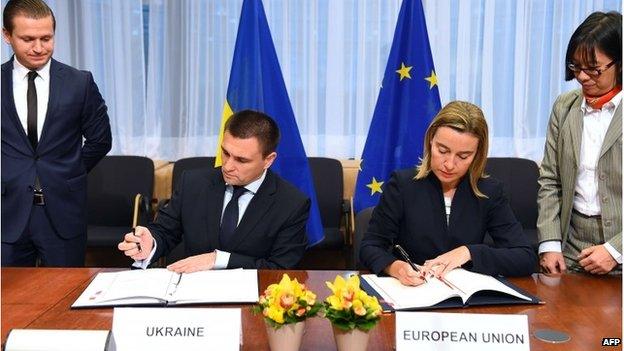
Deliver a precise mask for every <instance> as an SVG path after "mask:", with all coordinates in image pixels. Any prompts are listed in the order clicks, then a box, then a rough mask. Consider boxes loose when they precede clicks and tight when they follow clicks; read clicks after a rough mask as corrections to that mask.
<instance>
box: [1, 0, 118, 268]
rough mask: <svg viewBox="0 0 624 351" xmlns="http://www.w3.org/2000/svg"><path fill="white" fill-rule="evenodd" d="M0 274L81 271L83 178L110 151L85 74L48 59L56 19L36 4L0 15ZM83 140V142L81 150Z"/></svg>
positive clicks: (22, 0)
mask: <svg viewBox="0 0 624 351" xmlns="http://www.w3.org/2000/svg"><path fill="white" fill-rule="evenodd" d="M3 15H4V16H3V26H4V27H3V30H2V32H3V36H4V40H5V41H6V42H7V43H8V44H10V45H11V47H12V48H13V52H14V56H13V57H12V58H11V60H9V61H8V62H6V63H4V64H3V65H2V167H1V168H2V266H34V265H35V263H36V262H37V260H38V259H39V260H40V263H41V264H42V265H45V266H82V265H83V264H84V258H85V249H86V229H87V223H86V221H87V218H86V210H85V208H86V198H87V192H86V191H87V190H86V188H87V186H86V182H87V173H88V172H89V170H91V169H92V168H93V167H94V166H95V165H96V164H97V163H98V161H99V160H100V159H101V158H102V157H104V155H106V153H107V152H108V151H109V150H110V148H111V132H110V125H109V121H108V115H107V108H106V105H105V103H104V100H103V99H102V96H101V95H100V93H99V91H98V88H97V86H96V84H95V82H94V81H93V77H92V76H91V74H90V73H89V72H83V71H79V70H77V69H74V68H72V67H69V66H67V65H64V64H62V63H60V62H57V61H55V60H53V59H52V52H53V51H54V30H55V25H56V22H55V19H54V14H53V13H52V11H51V10H50V8H49V7H48V6H47V5H46V4H45V2H43V1H41V0H11V1H9V2H8V3H7V4H6V6H5V7H4V13H3ZM83 138H84V142H83Z"/></svg>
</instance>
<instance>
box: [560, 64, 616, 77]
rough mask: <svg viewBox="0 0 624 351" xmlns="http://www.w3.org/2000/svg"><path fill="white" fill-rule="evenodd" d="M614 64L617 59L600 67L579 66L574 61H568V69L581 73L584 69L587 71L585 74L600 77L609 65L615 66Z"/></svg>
mask: <svg viewBox="0 0 624 351" xmlns="http://www.w3.org/2000/svg"><path fill="white" fill-rule="evenodd" d="M614 64H615V61H611V62H610V63H608V64H607V65H606V66H604V68H598V67H588V68H583V67H579V66H577V65H575V64H574V63H572V62H568V69H569V70H570V71H572V72H574V73H579V72H580V71H583V72H585V74H587V75H588V76H590V77H598V76H600V75H601V74H602V72H604V71H606V70H608V69H609V67H611V66H613V65H614Z"/></svg>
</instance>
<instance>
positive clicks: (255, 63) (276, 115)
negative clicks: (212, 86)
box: [216, 0, 323, 246]
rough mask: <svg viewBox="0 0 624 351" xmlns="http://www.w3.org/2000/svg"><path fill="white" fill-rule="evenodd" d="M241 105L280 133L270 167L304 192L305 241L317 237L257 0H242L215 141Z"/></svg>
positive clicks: (306, 171)
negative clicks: (306, 206) (271, 122)
mask: <svg viewBox="0 0 624 351" xmlns="http://www.w3.org/2000/svg"><path fill="white" fill-rule="evenodd" d="M245 109H252V110H256V111H262V112H264V113H266V114H268V115H269V116H271V117H272V118H273V119H274V120H275V121H276V122H277V124H278V126H279V128H280V135H281V139H280V143H279V145H278V147H277V159H276V160H275V162H274V163H273V165H272V166H271V169H272V170H273V171H274V172H275V173H277V174H279V175H280V176H281V177H282V178H284V179H286V180H288V181H289V182H290V183H291V184H293V185H295V186H296V187H297V188H299V190H301V191H302V192H303V193H305V194H306V195H307V196H308V197H309V198H310V200H311V202H312V204H311V207H310V218H309V219H308V224H307V228H306V229H307V234H308V244H309V245H310V246H311V245H314V244H316V243H318V242H320V241H321V240H322V239H323V225H322V223H321V215H320V212H319V208H318V203H317V201H316V193H315V191H314V183H313V181H312V176H311V173H310V167H309V165H308V159H307V157H306V153H305V150H304V149H303V143H302V142H301V136H300V135H299V129H298V128H297V122H296V120H295V115H294V113H293V110H292V107H291V106H290V99H289V98H288V93H287V91H286V85H285V84H284V78H283V77H282V71H281V69H280V65H279V61H278V60H277V54H276V53H275V47H274V46H273V39H272V38H271V32H270V30H269V25H268V23H267V19H266V15H265V14H264V7H263V6H262V1H261V0H244V1H243V8H242V10H241V16H240V22H239V25H238V34H237V37H236V45H235V47H234V59H233V60H232V70H231V72H230V82H229V84H228V90H227V98H226V101H225V106H224V107H223V116H222V119H221V130H220V134H219V143H218V145H221V141H222V138H223V127H224V125H225V122H226V121H227V120H228V118H230V116H231V115H232V114H233V113H234V112H235V111H241V110H245ZM216 155H217V160H216V166H219V165H221V151H220V148H218V149H217V152H216Z"/></svg>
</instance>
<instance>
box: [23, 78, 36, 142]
mask: <svg viewBox="0 0 624 351" xmlns="http://www.w3.org/2000/svg"><path fill="white" fill-rule="evenodd" d="M35 78H37V72H36V71H30V72H28V90H27V91H26V105H27V108H28V114H27V119H26V129H27V132H28V140H29V141H30V145H32V147H33V149H35V150H36V149H37V141H38V138H37V88H35Z"/></svg>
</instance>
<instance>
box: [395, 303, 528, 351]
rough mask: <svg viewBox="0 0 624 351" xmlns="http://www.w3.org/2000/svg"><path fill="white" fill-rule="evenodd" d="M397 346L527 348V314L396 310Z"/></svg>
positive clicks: (423, 349)
mask: <svg viewBox="0 0 624 351" xmlns="http://www.w3.org/2000/svg"><path fill="white" fill-rule="evenodd" d="M396 349H397V351H401V350H419V351H427V350H432V351H434V350H448V351H453V350H461V351H470V350H474V351H490V350H491V351H498V350H506V351H529V327H528V318H527V316H526V315H503V314H473V313H434V312H397V313H396Z"/></svg>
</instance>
